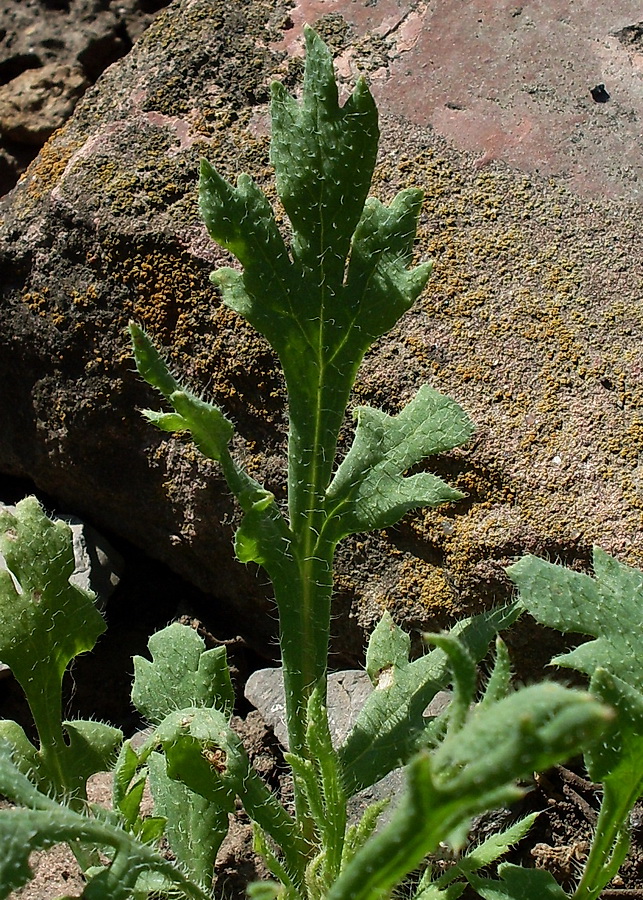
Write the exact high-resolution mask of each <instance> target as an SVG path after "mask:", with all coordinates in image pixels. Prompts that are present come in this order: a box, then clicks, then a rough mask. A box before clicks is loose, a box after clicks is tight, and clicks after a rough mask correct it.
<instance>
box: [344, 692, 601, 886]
mask: <svg viewBox="0 0 643 900" xmlns="http://www.w3.org/2000/svg"><path fill="white" fill-rule="evenodd" d="M608 717H609V711H608V710H607V709H606V708H605V707H604V706H602V705H601V704H600V703H598V702H596V701H595V700H593V699H592V698H591V697H590V696H589V695H588V694H586V693H583V692H581V691H573V690H568V689H566V688H563V687H560V686H559V685H553V684H548V685H535V686H533V687H530V688H525V689H524V690H523V691H520V692H519V693H517V694H515V695H512V696H511V697H508V698H506V699H505V700H502V701H500V702H499V703H498V704H496V705H495V706H482V707H477V708H476V710H475V711H474V712H473V713H472V715H471V717H470V720H469V721H468V722H467V723H466V724H465V725H464V727H463V728H462V729H461V730H460V731H458V732H457V733H454V734H453V735H451V736H449V737H447V739H446V740H445V741H444V743H443V744H441V745H440V747H438V749H437V750H436V751H434V752H433V753H432V754H429V753H428V751H426V750H425V751H421V752H420V753H419V754H417V755H416V756H415V757H414V758H413V759H412V760H411V762H410V763H409V765H408V767H407V772H406V776H407V785H406V790H405V793H404V795H403V796H402V797H401V798H400V802H399V804H398V806H397V807H396V809H395V811H394V814H393V816H392V818H391V819H390V821H389V822H388V823H387V825H385V826H384V828H383V829H382V830H381V831H380V832H379V833H377V834H376V835H374V836H373V837H372V838H371V839H370V840H369V841H368V842H367V843H366V844H365V845H364V846H363V847H362V848H361V850H359V851H358V852H357V853H356V854H355V856H354V857H353V859H352V860H351V862H350V863H349V864H348V866H347V867H346V868H345V869H344V870H343V872H342V873H341V875H340V876H339V878H338V880H337V881H336V882H335V884H334V885H333V887H332V888H331V889H330V891H329V892H328V894H327V897H326V900H375V898H379V897H381V896H385V895H386V892H387V891H389V890H390V889H391V888H392V887H394V886H395V885H396V884H398V883H399V882H400V881H401V880H402V878H403V877H404V876H405V875H406V874H407V873H408V872H409V871H411V869H413V868H414V867H415V866H417V865H418V864H419V863H420V862H421V861H422V860H423V859H424V857H425V856H426V855H427V854H428V853H430V852H431V851H432V850H434V849H435V847H436V846H437V845H438V843H439V842H440V841H444V840H445V839H447V838H448V836H449V835H450V834H451V833H453V831H454V829H456V828H460V827H461V826H462V825H463V824H465V823H466V822H467V821H468V820H469V819H470V818H471V816H473V815H475V814H476V813H477V812H481V811H483V810H485V809H490V808H493V807H494V806H496V805H499V804H500V803H505V802H508V801H511V800H515V799H516V798H517V797H518V796H519V795H520V791H519V790H518V788H517V787H516V784H515V782H516V781H517V780H518V779H523V778H525V777H528V776H530V775H531V773H532V772H533V771H535V770H539V769H542V768H547V767H548V766H550V765H553V764H554V763H556V762H557V761H560V760H562V759H566V758H567V757H568V755H570V754H573V753H574V752H576V751H578V749H579V748H580V747H581V746H582V745H583V744H584V743H586V742H587V741H588V740H590V738H591V737H598V736H600V733H601V731H602V730H603V729H604V727H605V725H606V722H607V720H608ZM471 877H472V878H474V877H475V876H471ZM517 896H521V895H520V894H516V895H514V900H515V897H517ZM529 896H531V895H529ZM544 896H547V895H546V894H545V895H544ZM534 900H535V896H534Z"/></svg>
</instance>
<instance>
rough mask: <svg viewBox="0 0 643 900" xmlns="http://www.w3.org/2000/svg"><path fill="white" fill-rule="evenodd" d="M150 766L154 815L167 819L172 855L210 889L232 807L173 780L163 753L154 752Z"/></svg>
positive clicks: (166, 833)
mask: <svg viewBox="0 0 643 900" xmlns="http://www.w3.org/2000/svg"><path fill="white" fill-rule="evenodd" d="M147 765H148V768H149V780H150V790H151V792H152V796H153V798H154V812H155V814H156V815H160V816H163V818H164V819H166V825H165V835H166V837H167V840H168V843H169V845H170V848H171V850H172V852H173V853H174V855H175V856H176V858H177V860H178V862H179V863H181V864H182V865H183V866H184V867H185V870H186V871H187V872H188V873H189V875H190V877H191V878H192V879H194V881H196V882H197V883H198V884H201V885H203V887H205V888H210V887H211V886H212V878H213V874H214V861H215V859H216V856H217V853H218V851H219V847H220V846H221V844H222V843H223V840H224V838H225V836H226V835H227V833H228V827H229V821H228V813H229V811H230V807H229V806H222V805H221V804H220V803H213V802H212V801H211V800H208V799H206V798H205V797H201V796H200V795H199V794H195V793H194V791H191V790H190V789H189V788H188V787H186V786H185V785H184V784H183V783H182V782H180V781H177V780H176V779H173V778H170V777H169V775H168V773H167V768H166V761H165V758H164V756H162V755H161V754H160V753H152V754H151V755H150V756H149V758H148V760H147Z"/></svg>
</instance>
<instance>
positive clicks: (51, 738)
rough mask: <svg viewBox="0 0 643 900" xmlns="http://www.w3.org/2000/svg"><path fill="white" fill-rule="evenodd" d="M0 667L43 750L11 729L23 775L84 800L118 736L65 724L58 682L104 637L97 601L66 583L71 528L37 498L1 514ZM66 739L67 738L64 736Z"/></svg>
mask: <svg viewBox="0 0 643 900" xmlns="http://www.w3.org/2000/svg"><path fill="white" fill-rule="evenodd" d="M0 549H1V550H2V553H3V555H4V557H5V560H6V564H7V571H4V570H1V571H0V659H1V660H2V661H3V662H5V663H6V664H7V665H9V666H10V667H11V670H12V672H13V674H14V676H15V677H16V679H17V680H18V682H19V683H20V686H21V687H22V689H23V691H24V692H25V695H26V697H27V701H28V702H29V707H30V709H31V712H32V715H33V718H34V721H35V723H36V727H37V729H38V736H39V739H40V746H39V747H38V748H34V749H33V750H31V749H30V748H29V747H28V746H27V742H26V741H27V739H26V737H25V735H24V732H22V733H21V732H20V731H19V730H17V726H15V727H14V726H13V725H12V724H9V725H4V726H2V734H3V735H4V737H6V738H8V739H10V740H11V741H12V742H13V743H14V749H15V751H16V753H17V754H18V757H17V758H18V759H19V760H20V762H19V765H20V768H21V769H22V770H23V771H27V770H31V771H33V773H34V777H35V778H36V779H37V780H38V782H39V783H40V784H42V785H43V786H44V785H46V784H48V785H49V786H50V788H52V789H53V790H54V791H55V792H56V793H57V794H58V795H60V796H65V795H66V796H68V797H70V796H74V797H76V798H82V797H83V796H84V794H85V782H86V780H87V778H88V777H89V776H90V775H93V774H94V773H95V772H98V771H101V770H104V769H106V768H108V765H109V762H110V760H111V757H112V755H113V753H114V751H115V749H116V747H117V745H118V744H119V743H120V741H121V740H122V735H121V733H120V731H119V730H118V729H115V728H111V727H110V726H108V725H101V724H100V723H96V722H65V723H63V722H62V694H61V692H62V679H63V675H64V673H65V669H66V668H67V666H68V665H69V663H70V662H71V660H72V659H74V657H75V656H77V655H78V654H80V653H84V652H86V651H88V650H91V649H92V648H93V646H94V644H95V643H96V640H97V639H98V637H99V635H101V634H102V633H103V631H104V630H105V622H104V620H103V617H102V616H101V614H100V613H99V612H98V610H97V609H96V606H95V605H94V602H93V600H94V596H93V594H91V593H90V592H88V591H85V590H83V589H81V588H79V587H77V586H76V585H74V584H72V583H71V582H70V580H69V579H70V576H71V575H72V574H73V572H74V568H75V561H74V550H73V540H72V533H71V529H70V527H69V525H67V524H66V523H65V522H62V521H56V522H53V521H51V520H50V519H48V518H47V516H46V515H45V513H44V512H43V510H42V508H41V506H40V504H39V503H38V501H37V500H36V498H35V497H27V498H26V499H25V500H22V501H21V502H20V503H18V505H17V506H16V512H15V515H14V514H12V513H10V512H8V511H5V512H2V513H0ZM65 731H66V734H65Z"/></svg>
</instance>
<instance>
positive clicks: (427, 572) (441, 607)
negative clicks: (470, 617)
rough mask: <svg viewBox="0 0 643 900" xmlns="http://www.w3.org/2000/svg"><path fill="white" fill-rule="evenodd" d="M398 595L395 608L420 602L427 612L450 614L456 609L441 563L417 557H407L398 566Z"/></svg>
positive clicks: (441, 614)
mask: <svg viewBox="0 0 643 900" xmlns="http://www.w3.org/2000/svg"><path fill="white" fill-rule="evenodd" d="M398 584H399V591H400V593H399V596H398V597H396V598H395V599H393V605H394V607H395V608H400V606H406V607H407V610H406V612H407V613H408V607H409V606H412V605H415V604H419V605H420V606H421V608H422V609H423V610H425V611H426V613H427V615H429V616H438V617H447V618H449V617H451V616H455V615H456V614H457V612H458V604H457V596H456V592H455V590H454V588H453V585H452V584H449V582H448V581H447V577H446V573H445V570H444V569H443V568H442V567H441V566H435V565H431V563H429V562H426V561H425V560H423V559H419V558H417V557H407V558H406V559H405V560H404V561H403V562H402V564H401V566H400V568H399V581H398Z"/></svg>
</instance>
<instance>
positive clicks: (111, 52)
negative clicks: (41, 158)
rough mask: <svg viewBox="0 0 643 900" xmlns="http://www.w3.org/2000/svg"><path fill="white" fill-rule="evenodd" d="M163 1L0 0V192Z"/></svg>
mask: <svg viewBox="0 0 643 900" xmlns="http://www.w3.org/2000/svg"><path fill="white" fill-rule="evenodd" d="M168 3H169V0H107V2H106V0H0V194H4V193H6V192H7V191H8V190H9V189H10V188H11V187H13V185H14V184H15V182H16V179H17V177H18V175H20V174H21V173H22V172H23V171H24V169H25V168H26V165H27V164H28V163H29V162H30V161H31V160H32V159H33V158H34V156H35V155H36V153H37V152H38V150H39V149H40V148H41V147H42V145H43V144H44V143H45V141H46V140H47V139H48V138H49V137H51V135H52V134H53V132H54V131H55V130H56V129H57V128H60V127H61V126H62V125H64V123H65V121H66V120H67V119H68V118H69V116H70V114H71V113H72V111H73V109H74V107H75V105H76V103H77V102H78V100H79V99H80V97H82V95H83V94H84V92H85V91H86V90H87V88H88V87H89V85H90V84H93V83H94V82H95V81H96V79H97V78H98V76H99V75H101V74H102V72H104V70H105V69H106V68H107V66H109V65H111V63H113V62H115V61H116V60H117V59H120V58H121V57H122V56H124V55H125V54H126V53H127V52H128V51H129V50H130V49H131V47H132V44H133V42H134V41H135V40H136V38H137V37H138V36H139V35H140V34H141V33H142V32H143V31H144V30H145V28H147V26H148V25H149V24H150V22H151V21H152V20H153V18H154V15H155V13H156V12H157V11H158V10H159V9H160V8H161V7H164V6H167V4H168Z"/></svg>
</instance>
